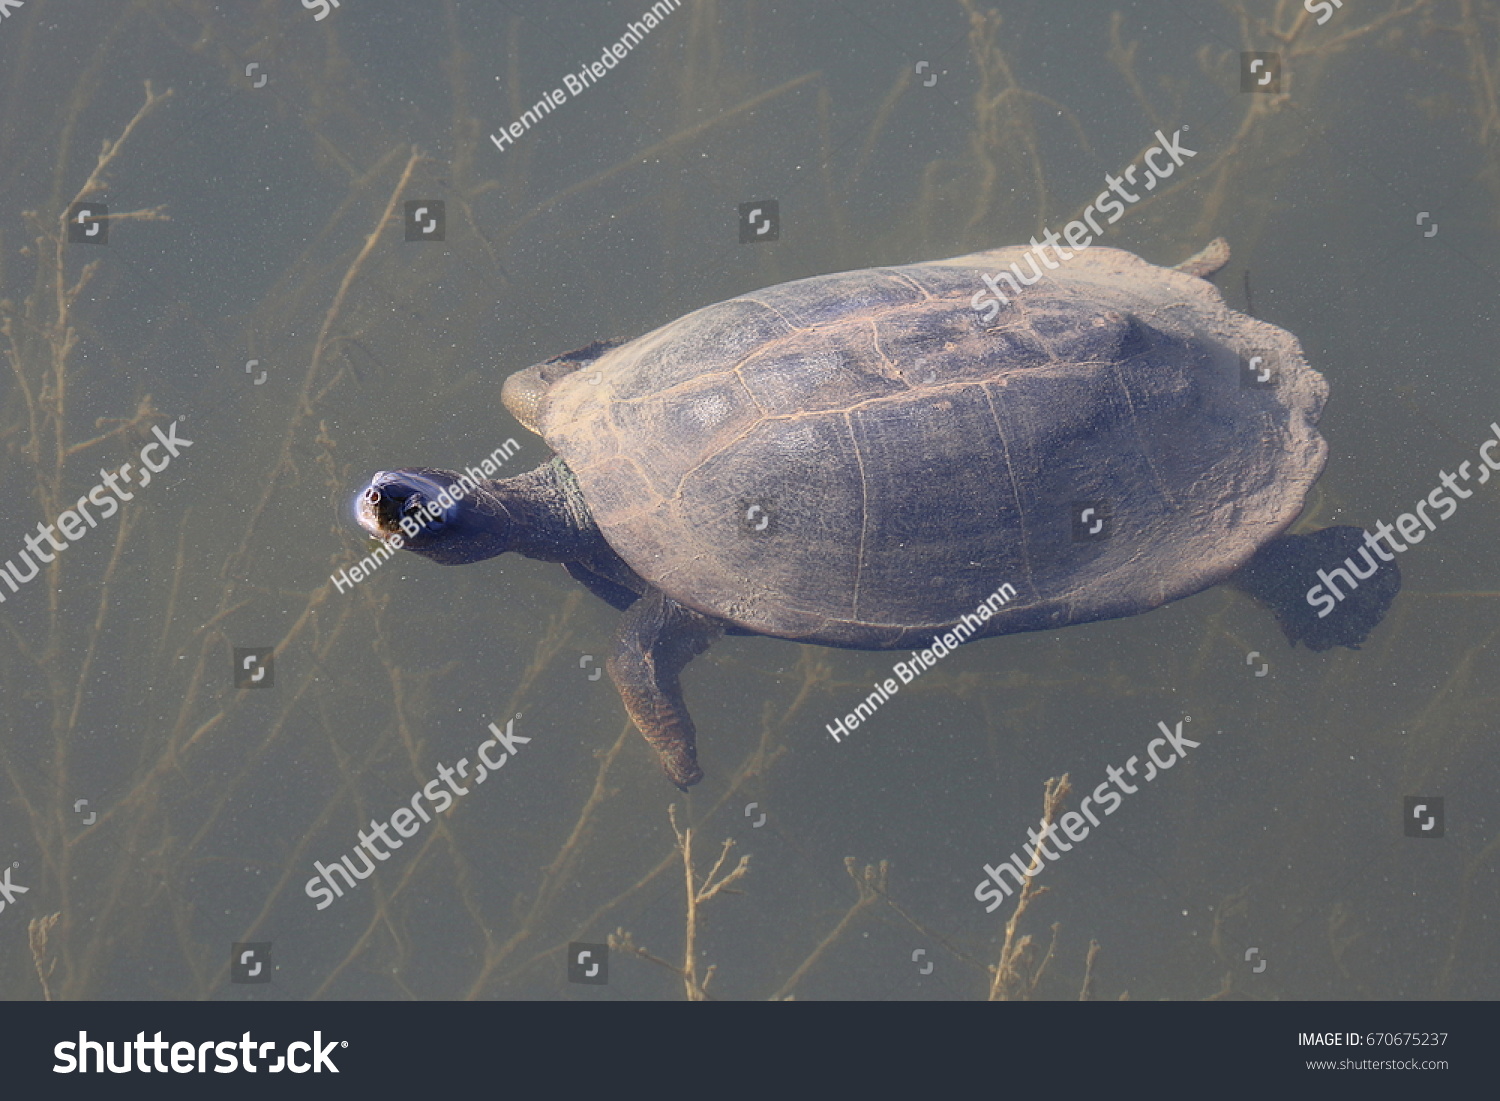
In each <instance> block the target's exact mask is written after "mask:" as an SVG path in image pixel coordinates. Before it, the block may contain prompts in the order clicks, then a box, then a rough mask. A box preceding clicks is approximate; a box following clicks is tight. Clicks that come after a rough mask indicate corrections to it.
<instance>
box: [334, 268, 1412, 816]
mask: <svg viewBox="0 0 1500 1101" xmlns="http://www.w3.org/2000/svg"><path fill="white" fill-rule="evenodd" d="M1058 251H1059V258H1058V259H1057V260H1053V259H1051V258H1049V257H1046V256H1045V255H1043V257H1042V259H1043V264H1042V265H1038V264H1037V263H1036V258H1035V257H1036V251H1035V249H1028V248H1024V247H1013V248H1000V249H991V250H987V251H982V252H976V253H972V254H969V255H966V256H959V257H954V258H951V259H947V260H936V261H928V262H922V263H912V264H906V265H902V266H893V267H882V268H871V269H866V270H859V271H846V272H840V273H835V274H829V275H820V276H815V277H811V278H805V279H799V280H796V281H794V282H788V283H782V284H779V285H776V286H772V287H768V288H765V289H763V290H760V291H757V292H755V293H752V294H746V295H743V296H741V297H738V298H733V299H730V300H728V301H725V302H719V303H717V304H714V305H710V306H706V307H704V308H701V309H698V310H695V311H693V312H692V313H689V314H686V315H685V316H683V317H680V318H678V319H677V320H675V321H671V322H669V323H667V324H665V325H662V326H661V327H660V328H657V329H655V330H653V331H651V332H649V333H646V334H645V335H644V336H640V337H637V338H635V339H634V340H630V341H628V342H623V343H621V342H617V341H597V342H595V343H593V344H590V345H588V346H587V347H584V348H580V349H578V350H576V351H573V352H569V353H566V354H564V355H559V356H557V357H555V358H552V359H549V360H547V361H545V362H542V363H538V364H536V365H534V366H531V367H528V368H526V369H524V370H521V371H518V372H516V373H514V374H512V375H510V376H509V378H507V380H506V381H505V383H504V386H503V388H502V392H501V398H502V401H503V403H504V405H505V406H506V408H507V409H508V410H509V411H510V412H511V414H512V415H513V416H514V417H515V419H516V420H517V421H519V422H520V423H521V424H522V425H523V426H524V427H526V428H527V429H528V430H530V431H533V432H535V433H536V434H537V435H539V436H540V437H542V439H543V440H544V441H545V442H546V444H547V445H548V447H549V448H550V450H551V452H552V457H551V458H550V459H548V460H547V461H545V462H543V463H542V464H541V465H540V466H538V467H537V468H536V469H534V470H531V471H529V472H528V473H524V474H520V475H518V476H515V477H511V478H507V479H501V480H484V479H477V478H475V477H473V476H472V475H471V474H465V475H460V474H456V473H454V472H451V471H446V470H440V469H433V468H426V467H412V468H403V469H399V470H390V471H379V472H377V473H376V474H375V475H374V476H373V477H372V478H371V479H370V481H369V482H368V484H367V485H365V486H364V487H363V489H362V490H361V491H360V492H359V493H358V495H357V497H356V499H355V515H356V518H357V520H358V523H359V524H360V525H361V526H362V527H363V528H364V529H365V530H366V531H367V532H369V533H370V534H371V535H373V536H375V537H377V538H379V539H382V540H385V541H387V542H390V543H394V544H396V545H399V546H403V547H404V548H405V549H406V550H409V551H412V552H414V553H416V554H419V555H422V556H424V557H426V558H429V559H431V560H433V561H434V562H438V563H442V564H447V565H453V564H463V563H471V562H476V561H480V560H483V559H487V558H490V557H493V556H495V555H499V554H502V553H504V552H506V551H516V552H519V553H521V554H524V555H527V556H529V557H531V558H535V559H540V560H543V561H547V562H555V563H559V564H561V565H562V566H563V567H564V568H566V570H567V571H568V573H569V574H571V575H572V576H573V577H574V578H575V579H577V580H578V581H579V582H581V583H582V584H583V585H584V586H586V587H587V588H588V589H589V590H590V591H591V592H593V593H594V594H595V595H596V596H598V597H599V598H601V599H602V600H604V601H605V602H607V603H609V604H610V605H612V606H614V607H615V608H617V609H619V610H620V611H621V612H623V613H624V615H623V619H622V622H621V625H620V628H619V633H618V637H617V640H616V642H615V645H614V652H613V653H612V655H611V656H610V657H609V658H608V660H607V661H606V663H605V667H606V668H607V669H608V671H609V674H610V676H611V678H612V679H613V681H614V683H615V685H616V686H617V687H618V689H619V693H620V696H621V699H622V700H623V703H624V705H625V709H626V711H627V712H628V713H629V715H630V717H631V719H632V720H633V721H634V723H635V725H636V727H637V728H638V729H639V730H640V732H641V733H642V734H643V735H644V736H645V738H646V740H647V742H649V743H650V745H651V746H652V747H653V748H654V749H655V750H656V752H657V753H658V754H659V756H660V759H661V764H662V767H663V770H664V771H665V773H666V775H667V777H668V779H670V780H671V781H672V783H674V784H676V785H677V786H678V787H679V788H680V789H682V790H684V791H685V790H687V789H688V788H689V787H690V786H691V785H693V784H695V783H697V782H698V781H699V780H700V779H701V778H702V776H703V772H702V770H701V768H700V767H699V764H698V757H697V736H696V731H695V728H694V725H693V721H692V718H691V717H690V715H689V713H688V709H687V706H686V704H685V702H684V699H683V693H682V685H681V674H682V671H683V669H684V667H685V666H686V665H687V663H688V662H689V661H691V660H692V659H693V658H694V657H695V656H696V655H698V654H700V653H702V652H703V651H704V650H705V649H706V648H707V647H708V646H709V645H710V644H711V643H713V642H714V641H715V640H716V639H718V638H719V637H720V636H722V635H725V634H729V635H762V636H770V637H774V638H781V639H788V640H791V641H796V642H803V643H814V644H819V645H824V646H835V647H843V648H848V649H856V650H897V649H908V648H913V649H917V648H922V647H929V648H932V649H929V650H927V651H925V652H926V653H927V655H928V657H930V656H931V654H932V653H933V652H934V650H936V649H938V647H939V643H940V642H941V640H943V639H944V638H946V639H947V642H948V645H950V646H951V645H954V644H955V642H956V641H962V642H968V641H972V640H973V639H977V638H982V637H987V636H994V635H1004V634H1014V633H1018V632H1025V631H1037V630H1046V629H1053V628H1060V627H1066V626H1070V625H1075V624H1081V623H1087V622H1090V621H1095V620H1103V619H1112V618H1119V617H1124V616H1131V615H1136V614H1138V613H1143V612H1147V611H1150V610H1152V609H1155V608H1159V607H1161V606H1162V605H1164V604H1167V603H1169V602H1171V601H1175V600H1178V599H1181V598H1184V597H1187V596H1191V595H1193V594H1195V593H1198V592H1200V591H1202V590H1204V589H1206V588H1208V587H1209V586H1212V585H1215V584H1218V583H1219V582H1223V581H1226V580H1227V581H1229V582H1230V583H1231V584H1232V585H1234V586H1236V587H1238V588H1239V589H1241V590H1242V591H1244V592H1246V593H1248V594H1249V595H1251V596H1252V597H1254V598H1256V599H1257V600H1259V601H1260V602H1261V603H1263V604H1265V605H1266V606H1268V607H1269V608H1270V609H1271V611H1272V612H1273V613H1274V615H1275V617H1276V620H1277V622H1278V624H1279V625H1280V627H1281V629H1282V631H1283V632H1284V633H1285V635H1286V637H1287V639H1288V641H1289V642H1290V643H1291V644H1292V645H1293V646H1295V645H1296V644H1297V643H1298V642H1299V641H1300V642H1303V643H1305V644H1306V645H1308V646H1309V648H1311V649H1313V650H1324V649H1328V648H1330V647H1332V646H1335V645H1343V646H1348V647H1350V648H1354V649H1357V648H1358V647H1359V644H1360V643H1361V642H1363V641H1364V640H1365V639H1366V638H1367V636H1368V634H1369V632H1370V631H1371V630H1372V629H1373V628H1374V627H1375V625H1376V624H1378V623H1379V621H1380V619H1381V618H1382V617H1383V616H1384V614H1385V612H1386V610H1387V608H1388V607H1389V605H1390V603H1391V601H1392V599H1393V598H1394V596H1395V594H1396V592H1397V590H1398V589H1399V588H1400V572H1399V570H1398V569H1397V567H1396V564H1395V562H1394V556H1393V555H1391V554H1390V553H1389V552H1388V551H1387V550H1386V549H1385V548H1384V546H1383V545H1381V544H1380V543H1379V542H1378V541H1377V540H1376V539H1375V537H1373V536H1371V535H1369V534H1367V533H1366V532H1364V531H1363V530H1362V529H1360V528H1358V527H1353V526H1348V525H1342V526H1337V527H1330V528H1325V529H1323V530H1321V531H1317V532H1314V533H1311V534H1306V535H1288V534H1285V533H1286V531H1287V529H1288V528H1289V527H1290V526H1291V525H1292V523H1293V522H1294V521H1295V520H1296V519H1297V517H1298V515H1299V514H1300V513H1301V511H1302V509H1303V505H1304V500H1305V498H1306V496H1307V493H1308V491H1309V488H1310V487H1311V486H1312V484H1313V482H1314V481H1315V480H1316V479H1317V478H1318V476H1319V474H1320V473H1321V472H1322V470H1323V467H1324V464H1325V461H1326V459H1327V453H1328V447H1327V444H1326V443H1325V441H1324V440H1323V438H1322V436H1320V435H1319V433H1318V429H1317V423H1318V419H1319V416H1320V414H1321V412H1322V409H1323V405H1324V402H1325V400H1326V398H1327V393H1328V387H1327V384H1326V382H1325V381H1324V379H1323V377H1322V375H1320V374H1319V373H1318V372H1317V371H1315V370H1314V369H1313V368H1312V367H1311V366H1309V364H1308V362H1307V360H1306V358H1305V357H1304V355H1303V352H1302V349H1301V347H1300V345H1299V344H1298V341H1297V339H1296V337H1294V336H1293V335H1292V334H1291V333H1289V332H1286V331H1285V330H1283V329H1280V328H1278V327H1276V326H1274V325H1272V324H1269V323H1267V322H1265V321H1261V320H1258V319H1256V318H1253V317H1249V316H1246V315H1244V314H1241V313H1239V312H1237V311H1235V310H1233V309H1230V308H1229V307H1228V306H1227V305H1226V304H1225V302H1224V300H1223V298H1222V297H1221V295H1220V294H1219V292H1218V290H1217V289H1216V288H1215V287H1214V286H1213V284H1212V283H1211V282H1209V279H1210V277H1211V276H1212V275H1213V274H1214V273H1215V272H1216V271H1218V270H1219V269H1220V268H1222V267H1223V265H1224V264H1225V263H1226V262H1227V261H1228V259H1229V250H1228V246H1227V244H1225V242H1224V241H1223V239H1218V240H1215V241H1214V242H1212V243H1211V244H1210V245H1209V246H1208V247H1207V248H1205V249H1203V250H1202V251H1201V252H1199V253H1197V254H1196V255H1194V256H1193V257H1190V258H1189V259H1188V260H1186V261H1184V262H1182V263H1180V264H1178V265H1177V266H1176V267H1173V268H1166V267H1159V266H1156V265H1154V264H1151V263H1149V262H1147V261H1145V260H1143V259H1141V258H1140V257H1138V256H1136V255H1134V254H1132V253H1130V252H1126V251H1122V250H1119V249H1113V248H1107V247H1101V246H1095V247H1092V248H1088V249H1086V250H1080V251H1077V252H1074V253H1071V254H1070V255H1069V256H1068V257H1067V258H1066V259H1065V260H1064V259H1063V257H1062V250H1060V249H1059V250H1058ZM1023 260H1026V261H1028V262H1029V266H1030V268H1031V270H1032V272H1034V273H1035V278H1033V279H1031V280H1030V281H1029V282H1028V281H1027V280H1025V279H1024V278H1019V279H1013V278H1010V276H1009V271H1014V272H1015V274H1016V275H1017V276H1020V275H1021V272H1022V268H1021V266H1020V263H1021V261H1023ZM996 271H1000V272H1002V276H1000V277H999V278H1003V279H1005V280H1006V281H1007V284H1008V286H1009V288H1010V289H1009V291H1008V292H1007V291H1004V290H1001V286H1002V284H1001V283H1000V282H999V281H998V280H997V277H996V276H994V275H992V274H990V273H992V272H996ZM986 287H988V288H989V289H990V290H993V291H995V292H996V294H994V295H991V294H990V293H989V292H988V291H986V290H985V288H986ZM473 473H475V474H477V473H480V472H478V471H475V472H473ZM1341 559H1342V560H1343V561H1340V560H1341ZM995 594H1003V599H1001V600H1000V601H999V602H998V603H997V601H996V600H995V599H994V597H995ZM942 652H946V649H945V648H944V649H943V650H942ZM914 660H915V657H914Z"/></svg>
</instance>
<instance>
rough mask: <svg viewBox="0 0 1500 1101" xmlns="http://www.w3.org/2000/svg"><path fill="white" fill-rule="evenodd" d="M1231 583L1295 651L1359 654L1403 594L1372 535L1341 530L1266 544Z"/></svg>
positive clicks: (1391, 560)
mask: <svg viewBox="0 0 1500 1101" xmlns="http://www.w3.org/2000/svg"><path fill="white" fill-rule="evenodd" d="M1229 583H1230V584H1231V585H1233V586H1234V587H1235V588H1238V589H1240V590H1241V591H1242V592H1245V593H1248V594H1249V595H1250V596H1252V597H1254V598H1255V599H1256V600H1258V601H1260V602H1261V603H1262V604H1264V605H1265V606H1266V607H1268V608H1270V609H1271V612H1272V614H1274V615H1275V616H1276V623H1277V625H1278V626H1280V628H1281V630H1282V633H1283V634H1285V635H1286V638H1287V641H1288V642H1289V643H1291V644H1292V645H1293V646H1295V645H1297V643H1299V642H1301V643H1305V644H1306V645H1307V648H1308V649H1309V650H1327V649H1330V648H1331V647H1334V646H1347V647H1349V649H1351V650H1358V649H1359V645H1360V643H1362V642H1364V640H1365V639H1366V638H1368V637H1369V635H1370V632H1371V631H1373V630H1374V629H1375V626H1376V625H1377V624H1378V623H1379V622H1380V621H1381V620H1382V619H1383V618H1384V617H1385V613H1386V611H1387V610H1388V609H1389V608H1390V606H1391V601H1393V600H1395V599H1396V594H1397V593H1398V592H1399V591H1400V590H1401V570H1400V568H1399V567H1398V566H1397V565H1396V556H1395V555H1394V554H1393V553H1391V551H1389V550H1388V549H1386V547H1385V546H1384V545H1382V544H1381V543H1380V542H1379V541H1378V540H1377V539H1376V538H1375V536H1373V535H1368V534H1366V533H1365V531H1364V529H1362V528H1357V527H1353V526H1351V525H1348V524H1342V525H1339V526H1337V527H1331V528H1324V529H1323V530H1321V531H1315V532H1312V533H1310V534H1308V535H1283V536H1281V537H1279V538H1277V539H1273V540H1271V541H1270V542H1269V543H1267V544H1266V545H1265V546H1264V547H1262V548H1261V549H1260V550H1259V551H1258V552H1257V553H1256V555H1255V557H1254V558H1252V559H1250V561H1249V562H1247V563H1246V564H1245V566H1244V568H1242V569H1241V570H1240V571H1239V572H1238V573H1237V574H1235V575H1234V576H1233V577H1231V578H1230V579H1229Z"/></svg>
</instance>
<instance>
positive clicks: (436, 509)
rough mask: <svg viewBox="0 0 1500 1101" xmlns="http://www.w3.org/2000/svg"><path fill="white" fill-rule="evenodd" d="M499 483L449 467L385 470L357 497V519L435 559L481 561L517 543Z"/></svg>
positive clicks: (385, 539)
mask: <svg viewBox="0 0 1500 1101" xmlns="http://www.w3.org/2000/svg"><path fill="white" fill-rule="evenodd" d="M494 484H495V483H491V482H483V481H480V482H476V481H473V480H471V479H470V478H468V477H465V476H461V475H458V474H455V473H453V472H452V471H448V470H429V469H425V468H421V467H412V468H408V469H406V470H382V471H379V472H377V473H376V475H375V476H374V477H373V478H371V479H370V483H369V485H367V486H365V488H364V489H362V490H360V492H359V494H358V495H357V496H356V497H355V498H354V519H355V520H356V521H357V522H358V523H359V526H360V527H362V528H364V529H365V531H367V532H369V533H370V534H371V535H373V536H374V537H375V538H377V539H379V540H381V541H383V542H387V543H389V542H392V541H393V540H395V539H396V538H397V537H399V540H400V542H399V544H398V545H399V546H402V547H404V548H405V549H407V550H409V551H414V552H415V553H417V554H420V555H422V557H424V558H430V559H432V560H433V561H434V562H441V563H443V564H444V565H446V566H458V565H463V564H464V563H467V562H479V561H482V560H484V559H486V558H493V557H495V556H496V555H497V554H504V553H505V552H506V551H508V550H511V549H512V539H513V536H514V531H513V528H514V525H513V524H512V522H511V517H510V515H509V513H508V512H507V510H506V508H505V506H504V504H502V503H501V500H500V497H499V495H498V494H496V493H495V492H494V490H493V489H492V488H491V486H492V485H494Z"/></svg>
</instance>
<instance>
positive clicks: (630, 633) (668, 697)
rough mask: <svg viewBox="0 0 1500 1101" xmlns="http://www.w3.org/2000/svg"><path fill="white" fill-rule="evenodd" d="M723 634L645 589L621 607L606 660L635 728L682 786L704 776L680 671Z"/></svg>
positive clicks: (702, 617)
mask: <svg viewBox="0 0 1500 1101" xmlns="http://www.w3.org/2000/svg"><path fill="white" fill-rule="evenodd" d="M722 633H723V629H722V628H721V627H720V626H719V624H718V623H716V622H715V621H714V620H712V619H710V618H708V617H707V616H705V615H700V614H699V613H697V612H695V611H692V610H691V609H689V608H684V607H683V606H682V605H681V604H678V603H677V602H676V601H675V600H672V599H671V598H669V597H667V596H664V595H662V594H661V593H659V592H652V593H648V594H646V595H645V596H642V597H641V598H640V599H639V600H637V601H636V602H635V603H634V604H632V605H631V606H630V608H629V609H628V610H627V611H626V612H625V618H624V621H623V622H622V623H621V624H620V633H619V636H618V638H617V639H616V643H615V652H614V654H613V655H612V656H611V657H610V659H609V661H608V662H606V663H605V667H606V668H607V669H608V670H609V675H610V679H612V680H613V681H614V682H615V687H616V688H618V689H619V690H620V699H621V700H623V701H624V703H625V710H626V711H627V712H629V714H630V718H631V720H632V721H634V723H635V726H636V729H637V730H639V731H640V732H641V734H642V735H644V736H645V739H646V741H647V742H649V743H650V744H651V748H652V749H654V750H656V752H657V754H658V755H659V756H660V757H661V767H662V770H663V771H664V772H665V773H666V774H667V779H669V780H671V781H672V783H674V784H676V785H677V787H678V788H680V789H681V790H683V791H686V790H687V789H688V788H689V787H691V786H692V785H693V784H696V783H697V782H698V781H699V780H701V779H703V770H702V769H701V768H699V767H698V748H697V742H698V736H697V732H696V731H695V730H694V728H693V719H692V716H690V715H689V714H688V710H687V704H685V703H684V702H683V699H682V684H681V680H680V676H681V673H682V670H683V668H684V667H685V666H686V665H687V663H688V662H690V661H692V660H693V658H695V657H697V656H698V655H699V654H701V653H703V651H704V650H707V649H708V648H709V646H710V645H712V644H713V641H714V639H716V638H718V637H719V635H720V634H722Z"/></svg>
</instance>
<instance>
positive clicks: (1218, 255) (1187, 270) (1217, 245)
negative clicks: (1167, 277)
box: [1172, 237, 1229, 279]
mask: <svg viewBox="0 0 1500 1101" xmlns="http://www.w3.org/2000/svg"><path fill="white" fill-rule="evenodd" d="M1227 263H1229V242H1228V241H1226V240H1224V238H1222V237H1215V238H1214V239H1213V240H1212V241H1210V242H1209V243H1208V244H1206V245H1204V246H1203V248H1202V249H1201V250H1200V251H1198V252H1195V253H1193V255H1191V256H1189V257H1188V258H1187V259H1186V260H1184V261H1183V262H1182V263H1180V264H1178V265H1177V266H1176V267H1175V268H1173V269H1172V270H1173V271H1180V272H1182V273H1183V274H1185V275H1196V276H1197V277H1198V278H1199V279H1211V278H1212V277H1213V276H1214V274H1215V273H1216V272H1217V271H1218V270H1219V269H1220V268H1222V267H1223V266H1224V265H1225V264H1227Z"/></svg>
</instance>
